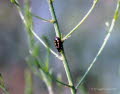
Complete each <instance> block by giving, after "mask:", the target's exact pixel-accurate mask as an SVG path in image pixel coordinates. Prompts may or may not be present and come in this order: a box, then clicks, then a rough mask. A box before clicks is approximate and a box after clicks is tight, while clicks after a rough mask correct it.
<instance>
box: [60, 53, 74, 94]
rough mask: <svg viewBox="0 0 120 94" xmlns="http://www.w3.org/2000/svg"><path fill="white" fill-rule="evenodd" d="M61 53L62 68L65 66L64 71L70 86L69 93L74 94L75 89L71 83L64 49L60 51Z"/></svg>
mask: <svg viewBox="0 0 120 94" xmlns="http://www.w3.org/2000/svg"><path fill="white" fill-rule="evenodd" d="M61 55H62V57H63V65H64V68H65V71H66V75H67V78H68V82H69V85H70V86H72V88H71V93H72V94H76V90H75V88H74V84H73V80H72V76H71V72H70V68H69V65H68V62H67V59H66V56H65V53H64V51H62V52H61Z"/></svg>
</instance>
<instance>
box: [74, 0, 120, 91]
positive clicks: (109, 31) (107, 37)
mask: <svg viewBox="0 0 120 94" xmlns="http://www.w3.org/2000/svg"><path fill="white" fill-rule="evenodd" d="M119 9H120V0H119V1H118V3H117V8H116V10H115V14H114V17H113V19H112V22H111V26H110V28H109V30H108V33H107V35H106V36H105V38H104V41H103V44H102V46H101V47H100V49H99V51H98V53H97V54H96V56H95V58H94V59H93V61H92V63H91V64H90V66H89V67H88V69H87V71H86V72H85V74H84V75H83V77H82V78H81V80H80V81H79V83H78V84H77V86H76V89H77V88H78V87H79V86H80V85H81V83H82V82H83V80H84V79H85V77H86V76H87V74H88V73H89V71H90V70H91V68H92V67H93V65H94V64H95V62H96V60H97V59H98V57H99V56H100V54H101V53H102V51H103V49H104V47H105V45H106V43H107V42H108V40H109V38H110V35H111V32H112V30H113V27H114V25H115V22H116V20H117V19H118V14H119Z"/></svg>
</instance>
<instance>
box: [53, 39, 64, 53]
mask: <svg viewBox="0 0 120 94" xmlns="http://www.w3.org/2000/svg"><path fill="white" fill-rule="evenodd" d="M54 43H55V47H56V49H57V50H58V52H61V51H62V50H63V42H62V41H61V39H60V38H59V37H55V39H54Z"/></svg>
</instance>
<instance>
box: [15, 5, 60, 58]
mask: <svg viewBox="0 0 120 94" xmlns="http://www.w3.org/2000/svg"><path fill="white" fill-rule="evenodd" d="M16 7H17V9H18V12H19V15H20V17H21V19H22V21H23V23H24V24H25V26H26V25H27V23H26V20H25V18H24V16H23V14H22V11H21V8H20V7H19V6H16ZM30 30H31V32H32V34H33V35H34V36H35V37H36V38H37V39H38V40H39V41H40V42H41V43H42V44H43V45H44V47H45V48H47V49H48V48H49V50H50V52H51V53H52V54H53V55H55V56H56V57H57V58H59V59H60V60H61V57H60V56H59V55H58V54H57V53H55V52H54V51H53V50H52V49H50V47H48V46H47V44H45V42H44V41H43V40H42V39H41V38H40V37H39V36H38V35H37V34H36V33H35V32H34V31H33V30H32V29H31V28H30Z"/></svg>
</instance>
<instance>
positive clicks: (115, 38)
mask: <svg viewBox="0 0 120 94" xmlns="http://www.w3.org/2000/svg"><path fill="white" fill-rule="evenodd" d="M19 1H20V4H21V6H23V0H19ZM92 2H93V0H55V2H54V6H55V11H56V15H57V18H58V23H59V25H60V30H61V32H62V34H63V36H65V35H66V34H67V33H68V32H69V31H70V30H71V29H72V28H73V27H74V26H75V25H76V24H77V23H78V22H79V21H80V20H81V19H82V17H84V15H85V14H86V13H87V11H88V10H89V9H90V7H91V5H92ZM116 4H117V0H99V2H98V4H97V6H96V7H95V9H94V10H93V12H92V13H91V15H90V16H89V17H88V19H87V20H86V21H85V22H84V23H83V24H82V25H81V27H80V28H79V29H78V30H76V31H75V32H74V33H73V34H72V36H71V37H70V38H69V39H68V40H66V41H65V43H64V48H65V53H66V56H67V59H68V62H69V65H70V68H71V73H72V76H73V79H74V83H75V85H76V84H77V82H78V80H79V79H80V78H81V77H82V75H83V74H84V72H85V71H86V69H87V68H88V66H89V64H90V63H91V61H92V60H93V58H94V57H95V55H96V53H97V52H98V50H99V48H100V46H101V44H102V42H103V40H104V37H105V35H106V34H107V30H108V27H106V25H105V23H106V22H109V23H110V22H111V20H112V17H113V14H114V10H115V8H116ZM31 7H32V13H34V14H35V15H38V16H40V17H43V18H46V19H50V18H51V16H50V12H49V7H48V4H47V0H31ZM119 20H120V18H119V19H118V20H117V22H116V25H115V27H114V30H113V32H112V35H111V37H110V39H109V41H108V43H107V45H106V47H105V49H104V51H103V53H102V54H101V56H100V57H99V59H98V60H97V62H96V64H95V65H94V66H93V68H92V70H91V71H90V73H89V75H88V76H87V78H86V80H85V81H84V83H83V86H84V88H85V91H86V94H119V93H120V84H119V83H120V44H119V41H120V32H119V29H120V21H119ZM33 21H34V30H35V32H36V33H37V34H38V35H39V36H40V37H42V36H46V37H47V38H48V39H49V42H50V44H51V48H52V49H53V50H55V51H56V53H57V50H56V49H55V47H54V42H53V40H54V37H55V32H54V28H53V25H52V24H50V23H46V22H42V21H41V20H39V19H37V18H33ZM28 41H29V40H28V36H27V33H26V31H25V29H24V25H23V24H22V21H21V19H20V17H19V14H18V12H17V10H16V8H15V7H14V5H13V4H11V3H10V1H9V0H0V72H1V73H2V74H3V76H4V79H5V82H6V86H7V88H8V89H9V91H10V92H11V94H23V91H24V69H25V68H26V67H27V64H26V62H25V58H26V57H27V56H28V48H29V47H28V45H29V43H28ZM36 42H37V43H39V42H38V40H37V39H36ZM39 45H40V58H42V60H43V61H45V58H44V56H45V55H46V52H45V50H46V49H45V48H44V47H43V45H42V44H41V43H39ZM42 60H41V61H42ZM50 67H51V69H52V72H53V74H54V75H55V76H57V75H58V74H59V75H61V76H62V79H63V81H64V82H67V78H66V74H65V71H64V68H63V65H62V63H61V61H59V60H58V59H57V58H56V57H54V56H53V55H52V54H51V55H50ZM33 79H34V83H35V84H34V94H48V91H47V88H46V86H45V84H44V83H43V81H42V80H40V79H39V78H38V77H37V76H34V78H33ZM53 90H54V91H55V94H70V91H69V89H68V88H62V87H57V86H56V85H55V84H54V88H53ZM80 91H81V94H83V93H82V90H80ZM78 94H80V93H79V92H78Z"/></svg>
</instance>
